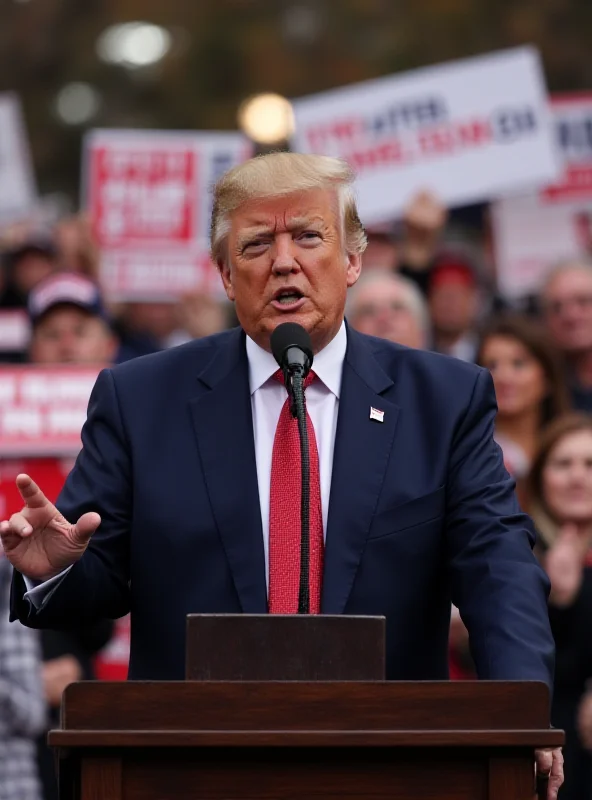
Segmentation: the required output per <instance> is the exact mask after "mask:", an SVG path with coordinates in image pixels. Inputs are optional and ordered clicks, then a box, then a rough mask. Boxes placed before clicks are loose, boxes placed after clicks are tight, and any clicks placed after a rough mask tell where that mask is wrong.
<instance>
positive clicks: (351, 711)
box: [49, 681, 563, 800]
mask: <svg viewBox="0 0 592 800" xmlns="http://www.w3.org/2000/svg"><path fill="white" fill-rule="evenodd" d="M548 714H549V693H548V690H547V687H546V686H545V685H544V684H541V683H536V682H530V683H529V682H524V683H523V682H489V681H470V682H453V683H451V682H421V683H396V682H386V681H372V682H367V681H359V682H348V681H335V682H330V681H327V682H323V681H319V682H300V681H287V682H281V681H278V682H275V681H270V682H257V681H244V682H224V681H211V682H208V681H202V682H197V681H196V682H192V681H179V682H163V683H157V682H154V683H153V682H137V683H133V682H130V683H93V682H88V683H85V682H82V683H78V684H72V685H71V686H69V687H68V688H67V689H66V691H65V693H64V697H63V705H62V727H61V729H59V730H55V731H52V732H51V733H50V735H49V742H50V744H51V745H52V746H54V747H56V748H58V754H59V760H60V765H61V770H60V772H61V785H60V791H61V797H62V800H78V798H81V799H82V800H170V799H172V798H174V799H175V800H206V798H207V799H208V800H222V799H224V800H251V798H252V799H253V800H254V798H262V799H265V800H272V799H273V800H294V799H295V798H307V800H308V798H311V800H321V799H322V800H338V799H339V800H343V798H360V799H362V798H363V800H372V799H374V798H375V799H376V800H378V799H379V798H390V799H391V800H414V799H416V798H430V800H452V799H453V798H454V800H465V799H466V800H481V798H483V800H489V799H491V800H500V798H503V800H532V798H533V796H534V792H535V787H534V768H533V765H534V760H533V753H534V749H535V748H539V747H556V746H559V745H560V744H561V743H562V741H563V734H562V732H561V731H555V730H549V728H548Z"/></svg>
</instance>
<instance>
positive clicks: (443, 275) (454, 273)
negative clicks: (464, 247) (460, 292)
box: [430, 261, 477, 289]
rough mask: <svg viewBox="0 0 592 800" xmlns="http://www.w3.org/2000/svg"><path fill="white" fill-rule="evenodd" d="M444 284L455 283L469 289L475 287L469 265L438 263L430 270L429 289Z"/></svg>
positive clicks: (448, 262)
mask: <svg viewBox="0 0 592 800" xmlns="http://www.w3.org/2000/svg"><path fill="white" fill-rule="evenodd" d="M446 283H456V284H461V285H462V286H469V287H470V286H476V285H477V280H476V277H475V273H474V271H473V269H472V267H470V266H469V264H466V263H464V262H463V261H440V262H438V263H436V265H435V266H434V267H433V269H432V273H431V275H430V289H434V288H435V287H437V286H442V285H444V284H446Z"/></svg>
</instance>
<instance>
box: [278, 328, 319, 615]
mask: <svg viewBox="0 0 592 800" xmlns="http://www.w3.org/2000/svg"><path fill="white" fill-rule="evenodd" d="M270 344H271V352H272V353H273V356H274V358H275V360H276V361H277V363H278V364H279V366H280V368H281V369H282V371H283V373H284V383H285V385H286V389H287V390H288V394H289V395H290V411H291V413H292V416H293V417H295V418H296V419H297V420H298V433H299V438H300V462H301V464H302V470H301V491H300V584H299V589H298V613H299V614H309V613H310V579H309V575H310V452H309V449H308V428H307V425H306V399H305V397H304V379H305V378H306V376H307V375H308V373H309V372H310V368H311V367H312V362H313V352H312V342H311V340H310V336H309V334H308V333H307V331H305V330H304V328H303V327H302V325H298V323H296V322H282V324H281V325H278V326H277V328H276V329H275V330H274V331H273V333H272V334H271V338H270Z"/></svg>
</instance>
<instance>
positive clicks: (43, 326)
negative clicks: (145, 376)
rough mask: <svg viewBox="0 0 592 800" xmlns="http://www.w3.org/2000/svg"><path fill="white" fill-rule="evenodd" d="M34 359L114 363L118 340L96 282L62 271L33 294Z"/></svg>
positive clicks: (31, 316)
mask: <svg viewBox="0 0 592 800" xmlns="http://www.w3.org/2000/svg"><path fill="white" fill-rule="evenodd" d="M28 309H29V316H30V319H31V325H32V334H31V345H30V360H31V361H33V362H35V363H36V364H92V363H96V364H110V363H112V362H113V360H114V357H115V353H116V350H117V339H116V338H115V336H114V334H113V332H112V330H111V328H110V325H109V321H108V317H107V313H106V311H105V307H104V305H103V302H102V299H101V293H100V291H99V288H98V287H97V285H96V284H95V283H93V282H92V281H91V280H89V279H88V278H85V277H84V276H82V275H77V274H76V273H70V272H59V273H56V274H55V275H52V276H51V277H49V278H47V279H46V280H45V281H43V282H42V283H40V284H39V285H37V286H36V287H35V288H34V289H33V290H32V292H31V293H30V295H29V302H28Z"/></svg>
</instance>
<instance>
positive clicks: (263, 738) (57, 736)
mask: <svg viewBox="0 0 592 800" xmlns="http://www.w3.org/2000/svg"><path fill="white" fill-rule="evenodd" d="M563 739H564V737H563V733H562V732H561V731H557V730H534V731H504V730H499V731H450V730H447V731H439V730H433V731H364V730H361V731H319V730H316V731H207V730H205V731H135V730H131V731H91V730H89V731H60V730H56V731H51V733H50V734H49V743H50V745H52V746H53V747H273V748H278V747H282V748H286V747H323V748H324V747H422V748H425V747H446V748H449V747H467V748H475V747H478V748H484V747H505V746H510V747H530V748H532V749H535V748H537V749H538V748H540V747H559V746H561V745H562V744H563Z"/></svg>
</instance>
